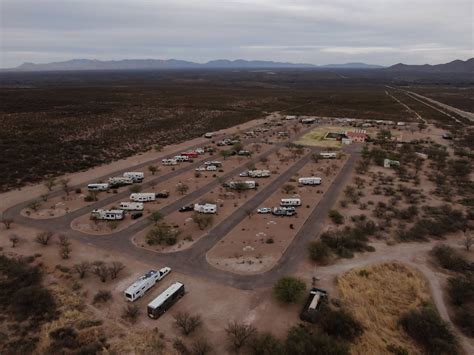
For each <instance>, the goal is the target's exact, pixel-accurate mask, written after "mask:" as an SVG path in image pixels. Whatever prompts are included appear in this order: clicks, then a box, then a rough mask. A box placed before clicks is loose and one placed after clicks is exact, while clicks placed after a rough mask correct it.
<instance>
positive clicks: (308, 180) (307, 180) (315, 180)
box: [298, 176, 321, 185]
mask: <svg viewBox="0 0 474 355" xmlns="http://www.w3.org/2000/svg"><path fill="white" fill-rule="evenodd" d="M298 183H299V184H300V185H321V178H320V177H316V176H311V177H302V178H299V179H298Z"/></svg>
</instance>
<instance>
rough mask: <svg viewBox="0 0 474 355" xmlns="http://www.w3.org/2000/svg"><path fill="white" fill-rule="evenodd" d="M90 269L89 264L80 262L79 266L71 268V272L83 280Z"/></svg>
mask: <svg viewBox="0 0 474 355" xmlns="http://www.w3.org/2000/svg"><path fill="white" fill-rule="evenodd" d="M90 269H91V264H89V263H88V262H87V261H82V262H81V263H79V264H75V265H74V266H73V267H72V270H73V272H75V273H76V274H78V275H79V278H81V279H83V278H84V277H86V275H87V273H88V272H89V271H90Z"/></svg>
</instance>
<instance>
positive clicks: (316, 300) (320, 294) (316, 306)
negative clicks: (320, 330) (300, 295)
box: [300, 288, 328, 323]
mask: <svg viewBox="0 0 474 355" xmlns="http://www.w3.org/2000/svg"><path fill="white" fill-rule="evenodd" d="M327 297H328V294H327V292H326V291H324V290H321V289H319V288H312V289H311V291H310V292H309V296H308V299H307V300H306V303H305V305H304V307H303V309H302V310H301V313H300V319H301V320H303V321H306V322H310V323H316V322H317V318H318V314H319V310H320V308H321V306H322V304H323V302H324V301H325V300H327Z"/></svg>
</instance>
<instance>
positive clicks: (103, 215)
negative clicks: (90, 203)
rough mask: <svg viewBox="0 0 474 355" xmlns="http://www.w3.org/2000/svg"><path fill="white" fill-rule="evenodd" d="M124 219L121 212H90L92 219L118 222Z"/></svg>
mask: <svg viewBox="0 0 474 355" xmlns="http://www.w3.org/2000/svg"><path fill="white" fill-rule="evenodd" d="M123 217H124V214H123V210H93V211H92V212H91V218H92V219H99V220H104V221H119V220H122V219H123Z"/></svg>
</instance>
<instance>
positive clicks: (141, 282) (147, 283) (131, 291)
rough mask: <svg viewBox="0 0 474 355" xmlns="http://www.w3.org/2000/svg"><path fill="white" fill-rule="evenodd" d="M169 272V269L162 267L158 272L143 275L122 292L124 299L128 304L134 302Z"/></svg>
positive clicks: (152, 271) (151, 271)
mask: <svg viewBox="0 0 474 355" xmlns="http://www.w3.org/2000/svg"><path fill="white" fill-rule="evenodd" d="M170 272H171V268H169V267H164V268H162V269H160V270H159V271H156V270H150V271H148V272H147V273H146V274H145V275H143V276H141V277H140V278H139V279H138V280H136V281H135V282H134V283H133V284H131V285H130V286H129V287H127V289H126V290H125V291H124V295H125V299H126V300H127V301H130V302H134V301H136V300H137V299H139V298H140V297H142V296H143V295H144V294H145V292H147V291H148V290H149V289H151V288H152V287H153V286H155V284H156V283H157V282H158V281H160V280H162V279H163V278H164V277H165V276H166V275H168V274H169V273H170Z"/></svg>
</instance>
